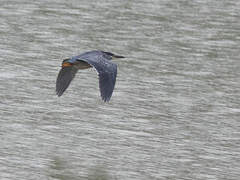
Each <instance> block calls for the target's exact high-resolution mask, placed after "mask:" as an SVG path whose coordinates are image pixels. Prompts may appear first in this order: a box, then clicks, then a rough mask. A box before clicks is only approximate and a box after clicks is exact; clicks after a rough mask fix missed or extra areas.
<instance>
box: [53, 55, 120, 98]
mask: <svg viewBox="0 0 240 180" xmlns="http://www.w3.org/2000/svg"><path fill="white" fill-rule="evenodd" d="M113 57H115V58H124V57H123V56H117V55H114V54H113V53H110V52H104V51H90V52H86V53H83V54H81V55H79V56H74V57H72V58H70V59H66V60H64V61H63V65H62V69H61V70H60V72H59V74H58V78H57V82H56V93H57V95H58V96H61V95H62V94H63V93H64V91H65V90H66V89H67V88H68V86H69V84H70V82H71V81H72V79H73V78H74V77H75V74H76V73H77V71H78V70H79V69H86V68H90V67H94V68H95V69H96V70H97V72H98V76H99V88H100V93H101V97H102V100H103V101H105V102H106V101H109V100H110V98H111V96H112V93H113V89H114V86H115V83H116V77H117V65H116V64H115V63H113V62H111V61H110V60H112V58H113ZM65 63H67V64H65ZM65 65H66V66H65Z"/></svg>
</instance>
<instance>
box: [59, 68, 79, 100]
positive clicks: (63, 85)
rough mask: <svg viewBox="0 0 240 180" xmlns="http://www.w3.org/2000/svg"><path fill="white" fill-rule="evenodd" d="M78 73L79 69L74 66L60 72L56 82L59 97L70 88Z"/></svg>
mask: <svg viewBox="0 0 240 180" xmlns="http://www.w3.org/2000/svg"><path fill="white" fill-rule="evenodd" d="M77 71H78V69H77V68H76V67H74V66H70V67H64V68H62V69H61V70H60V71H59V74H58V77H57V82H56V93H57V95H58V96H61V95H62V94H63V93H64V91H65V90H66V89H67V88H68V86H69V84H70V82H71V81H72V80H73V78H74V77H75V74H76V73H77Z"/></svg>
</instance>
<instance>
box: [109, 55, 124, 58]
mask: <svg viewBox="0 0 240 180" xmlns="http://www.w3.org/2000/svg"><path fill="white" fill-rule="evenodd" d="M112 57H113V58H125V57H124V56H118V55H113V56H112Z"/></svg>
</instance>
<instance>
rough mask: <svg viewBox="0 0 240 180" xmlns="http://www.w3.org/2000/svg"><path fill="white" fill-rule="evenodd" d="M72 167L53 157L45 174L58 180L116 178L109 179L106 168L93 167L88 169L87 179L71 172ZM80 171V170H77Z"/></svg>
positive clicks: (64, 161) (63, 160) (65, 161)
mask: <svg viewBox="0 0 240 180" xmlns="http://www.w3.org/2000/svg"><path fill="white" fill-rule="evenodd" d="M72 168H73V167H72V165H71V164H70V163H68V161H67V160H65V159H63V158H60V157H56V156H55V157H53V159H52V160H51V161H50V165H49V168H48V170H47V172H48V173H47V174H48V176H49V177H50V178H53V179H58V180H82V179H88V180H110V179H111V180H114V179H116V178H110V176H109V174H108V173H107V171H106V166H103V165H97V164H96V165H94V167H90V168H89V169H88V174H87V178H86V177H81V176H79V174H76V173H74V172H72ZM75 168H76V167H75ZM78 170H79V171H81V168H78Z"/></svg>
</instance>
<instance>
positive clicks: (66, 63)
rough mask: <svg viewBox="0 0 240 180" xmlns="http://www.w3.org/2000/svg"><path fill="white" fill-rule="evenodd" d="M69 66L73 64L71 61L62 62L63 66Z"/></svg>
mask: <svg viewBox="0 0 240 180" xmlns="http://www.w3.org/2000/svg"><path fill="white" fill-rule="evenodd" d="M69 66H72V64H71V63H69V62H64V63H63V64H62V67H69Z"/></svg>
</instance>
